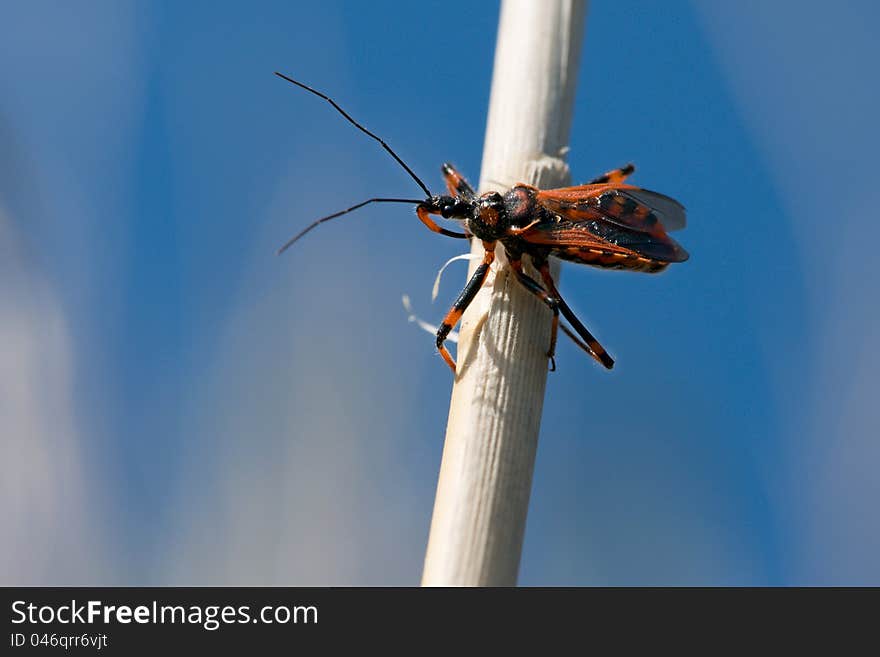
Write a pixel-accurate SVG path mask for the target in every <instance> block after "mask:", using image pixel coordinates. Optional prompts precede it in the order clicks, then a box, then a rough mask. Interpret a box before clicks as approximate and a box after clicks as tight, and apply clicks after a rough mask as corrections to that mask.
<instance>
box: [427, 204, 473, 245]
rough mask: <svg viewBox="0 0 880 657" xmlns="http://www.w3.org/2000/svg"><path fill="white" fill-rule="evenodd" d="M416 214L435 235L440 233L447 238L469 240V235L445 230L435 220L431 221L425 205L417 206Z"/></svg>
mask: <svg viewBox="0 0 880 657" xmlns="http://www.w3.org/2000/svg"><path fill="white" fill-rule="evenodd" d="M416 214H417V215H418V217H419V220H420V221H421V222H422V223H423V224H425V225H426V226H427V227H428V229H429V230H432V231H434V232H435V233H440V234H441V235H446V237H457V238H459V239H467V238H468V237H469V235H468V234H467V233H457V232H455V231H454V230H446V229H445V228H440V226H438V225H437V224H436V223H435V222H434V220H433V219H431V217H430V215H429V214H428V209H427V208H426V207H424V206H423V205H419V206H416Z"/></svg>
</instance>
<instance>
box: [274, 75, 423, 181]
mask: <svg viewBox="0 0 880 657" xmlns="http://www.w3.org/2000/svg"><path fill="white" fill-rule="evenodd" d="M275 75H277V76H278V77H279V78H281V79H282V80H287V81H288V82H290V83H292V84H295V85H296V86H297V87H302V88H303V89H305V90H306V91H309V92H311V93H313V94H315V95H316V96H318V97H319V98H323V99H324V100H326V101H327V102H328V103H330V104H331V105H333V107H335V108H336V111H337V112H339V113H340V114H342V116H344V117H345V118H346V119H348V121H349V123H351V124H352V125H353V126H354V127H355V128H357V129H358V130H360V131H361V132H363V133H365V134H367V135H369V136H370V137H372V138H373V139H375V140H376V141H378V142H379V143H380V144H382V148H384V149H385V150H386V151H388V152H389V153H390V154H391V157H393V158H394V159H395V160H397V163H398V164H399V165H400V166H402V167H403V168H404V169H406V172H407V173H408V174H409V175H410V176H411V177H412V179H413V180H415V181H416V183H417V184H418V186H419V187H421V188H422V191H423V192H425V196H431V190H430V189H428V186H427V185H425V183H423V182H422V181H421V179H420V178H419V177H418V176H417V175H416V174H414V173H413V171H412V169H410V168H409V167H408V166H407V165H406V162H404V161H403V160H401V159H400V158H399V157H398V156H397V153H395V152H394V151H393V150H391V147H390V146H389V145H388V144H386V143H385V142H384V141H383V140H382V139H381V138H379V137H378V136H376V135H374V134H373V133H372V132H370V131H369V130H367V129H366V128H365V127H364V126H362V125H361V124H360V123H358V122H357V121H355V120H354V119H353V118H351V116H349V114H348V112H346V111H345V110H344V109H342V108H341V107H340V106H339V105H337V104H336V101H335V100H333V99H332V98H330V96H325V95H324V94H322V93H321V92H320V91H316V90H315V89H312V88H311V87H310V86H308V85H305V84H303V83H302V82H297V81H296V80H294V79H293V78H289V77H287V76H286V75H284V74H283V73H279V72H278V71H275Z"/></svg>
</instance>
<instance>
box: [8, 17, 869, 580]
mask: <svg viewBox="0 0 880 657" xmlns="http://www.w3.org/2000/svg"><path fill="white" fill-rule="evenodd" d="M497 18H498V6H497V5H496V4H492V3H474V2H466V1H464V0H443V2H434V1H431V2H420V3H418V4H417V5H411V6H410V5H408V6H407V9H406V11H401V10H400V4H399V3H397V2H392V1H391V0H372V1H371V2H369V3H367V2H363V3H359V2H352V3H345V4H344V5H343V3H329V2H313V3H307V2H300V3H292V2H261V3H258V4H257V5H256V6H255V5H254V4H247V5H246V4H242V3H233V2H215V3H211V5H210V6H208V7H205V6H200V7H197V6H196V5H195V4H193V3H172V2H149V3H147V2H135V3H132V2H119V1H116V0H113V1H110V0H108V1H106V2H98V1H95V2H83V3H75V4H64V3H53V2H42V1H34V2H28V3H5V4H4V6H3V8H2V9H0V53H2V57H0V438H2V440H0V450H2V458H0V525H2V527H3V535H4V540H3V541H2V542H0V583H2V584H5V585H20V584H31V585H36V584H44V585H48V584H57V585H60V584H115V585H134V584H140V585H167V584H178V585H184V584H212V585H221V584H252V585H268V584H276V585H341V584H354V585H362V584H366V585H386V584H403V585H412V584H417V583H418V581H419V578H420V574H421V565H422V559H423V556H424V548H425V544H426V540H427V533H428V528H429V523H430V517H431V510H432V504H433V496H434V489H435V486H436V478H437V472H438V469H439V464H440V454H441V450H442V441H443V436H444V430H445V425H446V412H447V408H448V401H449V393H450V389H451V383H452V382H451V378H450V374H449V371H448V369H447V368H446V366H445V365H444V364H443V363H442V361H441V360H440V358H439V357H438V356H437V354H436V350H435V349H434V345H433V339H432V338H431V336H429V335H427V334H425V333H423V332H421V331H420V330H418V329H417V328H416V327H415V326H414V325H413V324H409V323H407V321H406V314H405V312H404V310H403V308H402V307H401V302H400V299H401V295H402V294H409V295H410V296H411V297H412V299H413V304H414V306H415V308H416V311H417V312H418V313H419V314H420V315H421V316H423V317H424V318H425V319H428V320H431V321H437V320H438V319H439V318H440V317H441V316H442V314H443V313H444V312H445V310H446V306H447V305H448V304H449V303H450V302H451V301H452V300H453V299H454V297H455V295H456V294H457V292H458V289H459V287H460V286H461V284H462V283H463V281H464V275H465V273H464V270H465V265H464V264H463V263H458V266H457V268H453V269H452V271H451V273H448V274H447V275H446V277H445V278H444V281H443V285H442V287H441V290H440V297H439V299H438V301H437V303H436V304H434V305H431V301H430V288H431V284H432V281H433V278H434V276H435V274H436V272H437V269H438V268H439V266H440V265H441V264H442V263H443V262H444V261H445V260H446V259H447V258H449V257H451V256H453V255H456V254H458V253H460V252H462V247H461V245H460V244H458V243H457V242H456V241H454V240H446V239H443V238H441V237H439V236H436V235H433V234H431V233H429V232H428V231H427V230H425V229H424V227H423V226H422V225H421V224H420V223H419V222H418V221H417V220H416V218H415V216H414V214H413V212H412V210H411V209H410V208H407V207H406V206H388V207H373V208H368V209H364V210H362V211H360V212H359V213H358V214H356V215H352V216H351V217H349V218H348V219H347V220H345V221H340V222H337V223H336V224H335V225H334V224H329V225H327V226H326V227H323V228H322V229H321V230H319V231H316V232H315V233H313V234H311V235H310V236H309V238H308V240H306V241H304V242H302V243H301V244H298V245H297V248H296V249H295V250H294V251H291V252H289V253H287V254H285V256H284V257H281V258H277V257H275V256H274V255H273V251H274V249H275V248H277V247H278V246H279V245H280V244H281V243H283V242H284V240H285V239H287V238H288V237H289V236H290V235H291V234H292V233H294V232H296V231H297V230H299V229H300V228H301V227H303V226H304V225H305V224H306V223H307V222H308V221H310V220H312V219H313V218H315V217H318V216H321V215H323V214H326V213H329V212H332V211H334V210H338V209H341V208H343V207H347V206H348V205H350V204H352V203H354V202H357V201H359V200H362V199H364V198H368V197H369V196H374V195H392V196H412V195H413V194H418V189H417V188H416V187H415V185H414V184H413V182H412V181H411V180H410V179H409V178H408V177H407V175H406V173H405V172H403V171H402V170H400V169H399V168H398V167H397V166H396V165H395V164H394V162H393V161H392V160H391V159H390V158H389V157H388V156H387V155H386V154H385V153H383V152H382V151H381V149H380V148H378V146H377V145H376V144H375V143H373V142H371V141H370V140H368V139H366V138H365V137H364V136H363V135H361V134H360V133H358V132H357V131H355V130H354V129H353V128H352V127H351V126H350V125H347V124H346V123H345V122H344V121H343V120H342V119H341V118H340V117H339V116H337V115H336V114H335V113H333V111H332V110H331V109H330V108H329V107H328V106H326V104H324V103H322V102H320V101H318V100H317V99H315V98H313V97H311V96H308V95H307V94H305V93H303V92H301V91H299V90H297V89H295V88H293V87H291V86H290V85H289V84H287V83H284V82H282V81H281V80H279V79H277V78H275V77H273V75H272V72H273V71H275V70H281V71H284V72H286V73H288V74H291V75H293V76H295V77H298V78H300V79H302V80H304V81H306V82H308V83H310V84H312V85H314V86H316V87H318V88H320V89H322V90H324V91H326V92H327V93H330V94H331V95H333V96H334V97H335V98H336V99H337V100H338V101H339V102H340V103H341V104H342V105H343V106H344V107H345V108H346V109H348V110H349V111H350V112H351V113H352V114H353V115H354V116H355V117H357V118H358V119H360V120H361V121H362V122H364V123H365V124H366V125H367V126H369V127H370V128H371V129H373V130H374V131H376V132H378V133H379V134H380V135H381V136H383V137H384V138H385V139H386V140H387V141H388V142H389V143H390V144H392V145H393V147H394V148H395V149H396V150H397V151H398V152H399V153H400V154H401V156H402V157H403V158H404V159H405V160H406V161H407V162H408V163H409V164H410V165H411V166H412V168H413V169H414V170H415V171H416V172H418V174H419V175H420V176H421V177H422V178H424V179H425V180H426V181H427V182H428V184H429V185H431V186H433V187H435V188H440V187H441V182H442V181H441V178H440V172H439V165H440V163H441V162H444V161H447V160H450V161H453V162H455V163H456V164H457V165H458V166H459V168H460V169H461V170H462V171H463V172H465V173H466V175H469V176H470V177H471V180H472V181H473V182H476V178H477V174H478V172H479V167H480V151H481V148H482V142H483V132H484V129H485V117H486V110H487V106H488V94H489V85H490V80H491V69H492V58H493V49H494V42H495V30H496V24H497ZM878 19H880V12H878V9H877V7H876V6H875V5H874V4H872V3H868V2H850V3H844V4H840V5H838V6H835V8H834V9H833V11H830V10H829V6H828V5H827V4H825V3H822V4H820V3H818V2H806V3H803V2H769V3H768V2H757V1H755V2H741V3H735V4H734V3H726V2H685V1H680V0H672V1H670V2H666V3H662V5H661V4H659V3H652V2H608V1H604V0H601V1H600V0H595V1H594V2H591V3H590V9H589V12H588V17H587V33H586V39H585V43H584V51H583V64H582V69H581V73H580V78H579V85H578V96H577V111H576V114H575V123H574V126H573V130H572V139H571V153H570V156H569V161H570V164H571V169H572V172H573V175H574V178H575V180H580V181H583V180H587V179H589V178H592V177H593V176H595V175H597V174H599V173H602V172H604V171H606V170H607V169H610V168H612V167H615V166H619V165H622V164H624V163H626V162H628V161H632V162H635V163H636V164H637V167H638V168H637V171H636V175H635V177H634V178H633V182H634V183H636V184H640V185H643V186H645V187H648V188H650V189H657V190H661V191H663V192H665V193H668V194H670V195H672V196H674V197H676V198H678V199H680V200H681V201H682V202H683V203H684V204H685V205H686V206H687V207H688V217H689V226H688V228H687V230H686V231H684V232H682V233H678V234H677V235H676V237H677V239H679V240H680V241H681V243H682V244H683V245H684V246H685V247H686V248H687V249H688V250H689V251H690V253H691V260H690V261H689V262H688V263H686V264H684V265H680V266H676V267H672V268H671V269H670V271H668V272H666V273H664V274H662V275H660V276H656V277H651V276H643V275H636V274H630V273H626V272H603V271H599V270H594V269H590V268H586V267H582V268H578V267H575V266H569V265H565V266H564V268H563V274H562V284H561V287H562V290H563V292H564V293H565V294H566V296H567V298H568V300H569V303H570V304H571V305H572V306H573V307H574V308H575V309H576V310H579V311H580V312H581V313H582V315H583V317H584V319H585V321H586V324H587V325H588V326H589V327H590V328H591V329H593V331H594V332H595V333H596V335H597V337H598V338H599V339H600V340H601V341H602V342H603V343H604V344H605V346H606V347H607V348H608V349H609V351H610V353H611V354H613V355H614V356H615V357H616V358H617V367H616V368H615V370H614V371H613V373H610V374H609V373H607V372H605V371H603V370H601V369H600V368H599V367H597V365H596V364H595V363H594V362H593V361H592V360H591V359H589V358H587V357H585V356H584V355H583V354H582V353H580V352H579V351H578V350H577V349H576V348H575V347H574V346H573V345H571V344H570V343H569V342H568V341H562V342H561V347H560V353H559V354H558V356H557V361H558V365H559V369H558V371H557V372H556V373H554V374H551V375H550V377H549V383H548V386H547V399H546V402H545V411H544V420H543V425H542V432H541V439H540V444H539V449H538V460H537V470H536V473H535V479H534V488H533V493H532V503H531V508H530V511H529V519H528V525H527V529H526V538H525V549H524V554H523V559H522V566H521V574H520V583H521V584H524V585H589V584H614V585H629V584H696V585H712V584H723V585H728V584H729V585H746V584H769V585H795V584H797V585H801V584H818V585H823V584H874V585H878V584H880V558H878V554H880V517H878V513H877V510H876V505H877V502H878V498H880V484H878V477H877V475H876V471H877V469H878V464H880V445H878V436H880V431H878V429H880V404H878V403H877V396H878V390H880V376H878V372H880V350H878V346H877V336H878V332H880V310H878V304H877V291H876V288H877V282H878V276H877V271H876V269H875V267H874V264H875V260H876V257H875V254H874V245H875V242H874V241H873V240H874V229H872V228H871V226H873V225H874V224H875V223H876V221H877V219H876V217H875V213H876V210H877V208H878V207H880V185H878V184H877V183H876V180H875V172H876V165H875V157H876V153H877V152H878V146H880V144H878V134H880V132H878V128H877V117H878V116H880V102H878V100H880V92H878V86H877V85H876V84H874V83H872V82H871V80H874V79H875V77H876V76H875V73H874V71H873V67H874V63H876V62H877V61H878V58H880V48H878V42H877V39H876V36H875V34H873V26H874V25H875V24H876V22H877V20H878ZM437 89H448V90H450V93H449V94H448V95H444V94H438V93H437V91H436V90H437Z"/></svg>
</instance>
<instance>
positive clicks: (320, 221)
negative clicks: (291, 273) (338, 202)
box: [278, 198, 422, 255]
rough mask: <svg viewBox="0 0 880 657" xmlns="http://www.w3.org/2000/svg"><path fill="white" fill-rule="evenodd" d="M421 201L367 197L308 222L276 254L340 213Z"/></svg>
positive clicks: (279, 253) (340, 214)
mask: <svg viewBox="0 0 880 657" xmlns="http://www.w3.org/2000/svg"><path fill="white" fill-rule="evenodd" d="M421 202H422V201H420V200H419V199H411V198H371V199H367V200H366V201H362V202H360V203H358V204H357V205H352V206H351V207H350V208H346V209H345V210H342V211H340V212H334V213H333V214H329V215H327V216H326V217H321V218H320V219H316V220H315V221H313V222H312V223H310V224H309V225H308V226H306V227H305V228H303V229H302V230H301V231H300V232H298V233H297V234H296V235H294V236H293V237H291V238H290V239H289V240H287V241H286V242H285V243H284V246H282V247H281V248H280V249H278V255H281V254H282V253H284V252H285V251H286V250H287V249H289V248H290V247H291V246H292V245H293V243H294V242H296V241H297V240H298V239H299V238H300V237H302V236H303V235H305V234H306V233H308V232H309V231H310V230H312V228H314V227H315V226H318V225H320V224H323V223H324V222H325V221H330V220H331V219H336V217H341V216H342V215H344V214H348V213H349V212H352V211H354V210H357V209H358V208H362V207H364V206H365V205H367V204H369V203H414V204H418V203H421Z"/></svg>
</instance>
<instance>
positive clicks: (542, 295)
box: [510, 260, 559, 372]
mask: <svg viewBox="0 0 880 657" xmlns="http://www.w3.org/2000/svg"><path fill="white" fill-rule="evenodd" d="M510 268H511V269H512V270H513V271H514V273H515V274H516V278H517V279H518V280H519V282H520V283H522V285H523V287H524V288H526V289H527V290H528V291H529V292H531V293H532V294H534V295H535V296H536V297H538V298H539V299H540V300H541V301H543V302H544V303H546V304H547V307H548V308H550V310H552V311H553V326H552V327H551V329H550V348H549V349H548V350H547V358H549V359H550V371H551V372H555V371H556V359H555V358H554V356H555V355H556V335H557V332H558V330H559V300H558V299H556V298H555V297H553V296H551V295H550V294H548V293H547V291H546V290H545V289H544V288H543V287H541V285H540V284H539V283H538V281H536V280H535V279H534V278H532V277H531V276H529V275H528V274H526V273H525V272H524V271H523V268H522V260H511V261H510Z"/></svg>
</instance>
